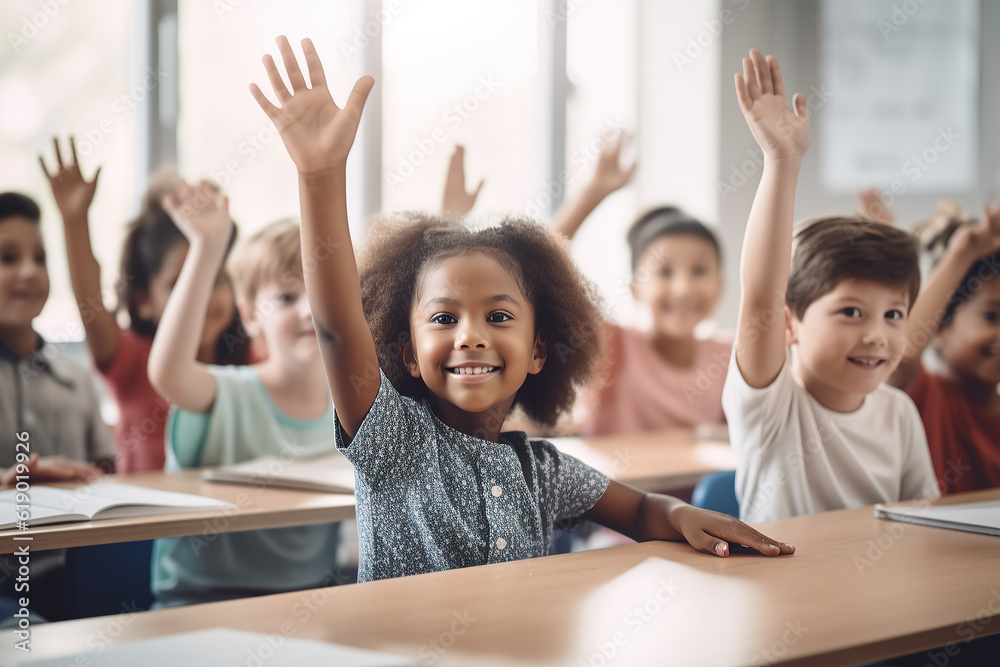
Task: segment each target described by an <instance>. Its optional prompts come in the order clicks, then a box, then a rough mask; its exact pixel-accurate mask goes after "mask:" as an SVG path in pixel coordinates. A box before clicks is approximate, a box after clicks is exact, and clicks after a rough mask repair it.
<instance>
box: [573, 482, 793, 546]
mask: <svg viewBox="0 0 1000 667" xmlns="http://www.w3.org/2000/svg"><path fill="white" fill-rule="evenodd" d="M583 516H584V518H585V519H588V520H590V521H594V522H596V523H599V524H601V525H602V526H605V527H607V528H610V529H612V530H616V531H618V532H619V533H622V534H624V535H627V536H628V537H631V538H632V539H633V540H635V541H637V542H645V541H648V540H676V541H679V540H684V541H686V542H687V543H688V544H690V545H691V546H692V547H694V548H695V549H697V550H698V551H704V552H705V553H710V554H715V555H716V556H728V555H729V544H728V543H729V542H732V543H734V544H736V545H743V546H747V547H751V548H753V549H756V550H757V551H759V552H761V553H762V554H764V555H765V556H778V555H781V554H790V553H794V552H795V547H793V546H791V545H788V544H784V543H783V542H778V541H776V540H773V539H771V538H770V537H767V536H765V535H762V534H761V533H759V532H757V531H756V530H754V529H753V528H751V527H750V526H748V525H746V524H745V523H743V522H742V521H739V520H738V519H734V518H732V517H731V516H727V515H725V514H720V513H718V512H710V511H708V510H703V509H698V508H697V507H692V506H691V505H688V504H687V503H685V502H684V501H682V500H678V499H677V498H674V497H672V496H664V495H660V494H658V493H644V492H642V491H639V490H638V489H633V488H632V487H630V486H627V485H625V484H622V483H620V482H615V481H612V482H611V483H610V484H609V485H608V489H607V491H605V492H604V495H603V496H601V499H600V500H598V501H597V504H596V505H594V506H593V507H592V508H591V509H590V510H589V511H587V512H586V513H585V514H584V515H583Z"/></svg>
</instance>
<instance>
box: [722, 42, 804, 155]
mask: <svg viewBox="0 0 1000 667" xmlns="http://www.w3.org/2000/svg"><path fill="white" fill-rule="evenodd" d="M736 98H737V99H738V100H739V103H740V109H741V110H742V111H743V118H745V119H746V121H747V125H748V126H750V132H751V133H752V134H753V137H754V139H755V140H756V141H757V145H758V146H760V148H761V150H763V151H764V155H765V156H766V157H767V158H770V159H773V160H789V159H801V158H802V156H803V155H805V153H806V150H807V149H808V148H809V109H808V107H807V106H806V98H805V95H803V94H802V93H796V94H795V98H794V99H793V102H794V104H795V110H794V111H793V110H792V107H791V106H790V105H789V104H788V99H787V97H786V95H785V82H784V79H782V77H781V70H780V69H779V68H778V61H777V60H776V59H775V58H774V56H768V57H767V58H764V56H763V55H761V53H760V51H758V50H757V49H753V50H751V51H750V57H749V58H744V59H743V74H737V75H736Z"/></svg>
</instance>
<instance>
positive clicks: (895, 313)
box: [885, 309, 903, 320]
mask: <svg viewBox="0 0 1000 667" xmlns="http://www.w3.org/2000/svg"><path fill="white" fill-rule="evenodd" d="M885 316H886V318H887V319H890V320H901V319H903V311H901V310H899V309H893V310H890V311H889V312H888V313H886V314H885Z"/></svg>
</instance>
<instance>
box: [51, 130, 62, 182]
mask: <svg viewBox="0 0 1000 667" xmlns="http://www.w3.org/2000/svg"><path fill="white" fill-rule="evenodd" d="M52 145H53V146H55V147H56V165H57V167H56V173H57V174H58V173H59V172H60V171H62V170H63V159H62V151H61V150H60V149H59V137H52Z"/></svg>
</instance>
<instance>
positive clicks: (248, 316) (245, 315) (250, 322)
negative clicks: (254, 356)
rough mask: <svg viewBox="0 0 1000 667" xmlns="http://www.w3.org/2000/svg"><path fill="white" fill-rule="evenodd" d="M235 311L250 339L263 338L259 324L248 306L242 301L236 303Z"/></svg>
mask: <svg viewBox="0 0 1000 667" xmlns="http://www.w3.org/2000/svg"><path fill="white" fill-rule="evenodd" d="M236 310H237V311H239V313H240V321H241V322H243V328H244V329H246V332H247V334H248V335H249V336H250V337H251V338H258V337H259V338H263V336H262V335H261V331H260V323H259V322H258V321H257V320H256V318H255V317H254V313H253V311H252V310H251V309H250V306H248V305H247V304H246V303H244V302H243V301H237V302H236Z"/></svg>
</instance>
